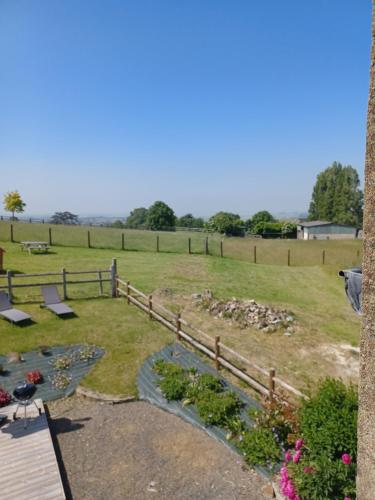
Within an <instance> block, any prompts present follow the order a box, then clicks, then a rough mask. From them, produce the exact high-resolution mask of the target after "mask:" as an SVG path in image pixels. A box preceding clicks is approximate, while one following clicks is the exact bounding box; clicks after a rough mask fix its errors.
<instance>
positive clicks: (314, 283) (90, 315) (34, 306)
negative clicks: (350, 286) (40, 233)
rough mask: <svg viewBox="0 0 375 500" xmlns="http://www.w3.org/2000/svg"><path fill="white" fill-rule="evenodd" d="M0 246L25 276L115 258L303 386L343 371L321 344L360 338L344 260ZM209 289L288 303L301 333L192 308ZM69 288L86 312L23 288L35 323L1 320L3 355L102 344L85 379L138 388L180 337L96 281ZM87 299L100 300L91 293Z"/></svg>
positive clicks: (100, 386)
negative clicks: (342, 273)
mask: <svg viewBox="0 0 375 500" xmlns="http://www.w3.org/2000/svg"><path fill="white" fill-rule="evenodd" d="M302 243H303V242H302ZM312 243H315V242H312ZM0 246H2V247H4V248H5V250H6V254H5V267H6V268H8V269H12V270H16V271H18V272H25V273H31V272H46V271H51V272H53V271H58V270H60V269H61V268H62V267H65V268H66V269H68V270H83V269H98V268H101V269H105V268H109V266H110V263H111V259H112V257H116V258H117V260H118V270H119V274H120V277H121V278H123V279H129V280H130V281H131V282H132V283H133V284H134V286H136V287H137V288H140V289H141V290H142V291H144V292H145V293H153V294H154V295H155V297H156V298H157V299H158V300H160V301H162V302H163V303H164V304H165V305H167V306H169V307H171V308H173V309H174V310H177V309H179V310H181V311H182V312H183V315H184V316H185V317H186V318H187V319H190V320H192V321H194V322H195V323H196V324H197V325H200V326H201V328H202V329H203V330H205V331H207V333H209V334H211V335H212V336H214V335H217V334H220V335H221V336H222V339H223V340H224V341H225V342H226V343H228V344H229V345H231V346H233V347H234V348H236V349H237V350H238V351H239V352H241V353H242V354H244V355H246V356H248V357H249V358H251V359H253V360H255V361H257V362H258V363H260V364H262V365H263V366H265V367H269V366H275V367H276V368H277V371H278V373H279V374H281V375H282V376H283V377H284V378H285V379H286V380H288V381H290V382H292V383H294V384H295V385H296V386H298V387H303V385H304V384H305V383H306V382H309V381H311V380H315V379H317V378H319V376H322V375H324V374H334V375H340V372H337V370H336V369H335V370H334V369H333V368H334V365H333V364H332V363H331V362H330V360H329V359H328V358H327V359H325V357H324V356H322V353H321V350H320V348H321V346H322V345H325V344H329V345H339V344H341V343H346V344H353V345H357V344H358V339H359V325H360V322H359V319H358V317H357V316H356V315H355V314H354V312H353V311H352V310H351V308H350V306H349V304H348V301H347V299H346V296H345V293H344V288H343V282H342V280H341V279H340V278H338V277H337V269H338V268H339V267H341V266H329V265H326V266H324V267H323V266H312V267H286V266H272V265H261V264H257V265H254V264H251V263H249V262H245V261H241V260H236V259H230V258H224V259H221V258H220V257H212V256H204V255H191V256H188V255H181V254H178V253H159V254H157V253H150V252H122V251H120V250H107V249H87V248H73V247H55V248H54V249H53V250H54V252H55V253H51V254H49V255H28V254H27V253H25V252H21V250H20V248H19V245H18V244H10V243H7V242H5V243H0ZM1 281H5V280H1ZM207 288H209V289H211V290H212V291H213V293H214V295H215V296H216V297H218V298H231V297H233V296H235V297H238V298H254V299H256V300H258V301H261V302H264V303H270V304H274V305H276V306H280V307H286V308H288V309H290V310H291V311H293V312H294V313H295V315H296V317H297V320H298V326H297V331H296V333H295V334H294V335H293V336H292V337H289V338H286V337H285V336H283V334H282V333H274V334H271V335H266V334H264V333H260V332H258V331H256V330H251V329H249V330H240V329H239V328H237V327H235V326H231V325H229V324H228V323H226V322H223V321H219V320H214V319H213V318H212V317H210V316H209V315H208V314H207V313H204V312H202V311H199V310H197V309H195V308H194V307H193V306H192V305H191V294H192V293H195V292H200V291H202V290H204V289H207ZM166 289H167V290H166ZM25 290H27V291H25ZM68 293H69V297H70V298H71V299H72V300H71V305H72V307H73V308H74V309H75V310H76V312H77V314H78V318H74V319H69V320H61V319H58V318H56V317H55V316H53V315H52V313H49V312H48V311H46V310H44V309H40V308H39V302H38V301H40V300H41V297H40V293H39V290H38V288H34V289H24V290H23V291H22V293H17V302H18V303H20V304H21V303H22V309H24V310H25V311H29V312H30V313H31V314H32V316H33V318H34V319H35V321H36V322H35V324H33V325H31V326H27V327H23V328H19V327H16V326H12V325H10V324H8V323H7V322H6V321H3V320H0V332H1V334H0V352H1V353H4V354H6V353H7V352H9V351H12V350H28V349H32V348H33V347H36V346H37V345H39V344H41V343H43V344H45V343H47V344H50V345H52V344H64V343H74V342H89V343H95V344H97V345H100V346H102V347H104V348H105V349H106V352H107V354H106V356H105V358H104V359H103V360H102V361H100V363H99V364H98V365H97V366H96V367H95V368H94V370H93V371H92V372H91V373H90V375H89V376H88V377H86V379H85V381H84V384H85V385H87V386H89V387H91V388H94V389H96V390H99V391H102V392H108V391H109V390H110V391H111V392H116V393H121V394H134V393H135V385H134V381H135V374H136V372H137V368H138V366H139V365H140V364H141V363H142V361H143V359H144V358H145V357H146V356H147V355H149V354H150V353H152V352H154V351H156V350H158V349H160V348H161V346H163V345H164V344H165V343H167V342H169V341H172V340H173V335H172V334H170V333H169V332H168V331H167V330H166V329H164V327H162V326H161V325H159V324H158V323H156V322H155V321H152V322H150V321H149V320H148V318H147V316H146V315H145V314H144V313H142V312H141V311H139V310H138V309H136V308H135V307H134V306H131V305H130V306H128V305H127V304H126V301H124V300H123V299H118V300H113V299H110V298H99V297H97V295H98V288H97V285H92V284H90V285H81V286H80V287H78V286H73V285H72V286H70V288H68ZM87 296H91V297H96V298H92V299H85V297H87ZM20 308H21V305H20ZM109 381H110V389H109V387H108V382H109Z"/></svg>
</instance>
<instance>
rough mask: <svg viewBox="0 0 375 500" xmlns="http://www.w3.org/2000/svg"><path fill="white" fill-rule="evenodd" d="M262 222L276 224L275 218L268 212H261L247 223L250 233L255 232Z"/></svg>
mask: <svg viewBox="0 0 375 500" xmlns="http://www.w3.org/2000/svg"><path fill="white" fill-rule="evenodd" d="M260 222H276V221H275V218H274V217H273V216H272V215H271V214H270V213H269V211H268V210H261V211H260V212H257V213H256V214H254V215H253V216H252V217H251V218H250V219H248V220H247V221H246V228H247V229H248V231H251V232H254V230H255V226H256V225H257V224H259V223H260Z"/></svg>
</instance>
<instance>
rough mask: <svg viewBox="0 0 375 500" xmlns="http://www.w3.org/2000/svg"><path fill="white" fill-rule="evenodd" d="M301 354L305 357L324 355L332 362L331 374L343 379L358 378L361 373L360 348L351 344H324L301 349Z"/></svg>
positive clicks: (325, 358)
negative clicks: (313, 347)
mask: <svg viewBox="0 0 375 500" xmlns="http://www.w3.org/2000/svg"><path fill="white" fill-rule="evenodd" d="M300 354H301V355H302V356H303V357H304V358H308V357H310V356H312V355H318V356H322V357H323V358H324V360H326V361H327V362H328V363H330V366H331V373H330V375H331V376H334V377H341V378H342V379H344V380H346V381H349V380H357V379H358V374H359V348H357V347H352V346H351V345H349V344H323V345H321V346H318V347H316V348H315V349H310V350H306V349H304V348H301V349H300Z"/></svg>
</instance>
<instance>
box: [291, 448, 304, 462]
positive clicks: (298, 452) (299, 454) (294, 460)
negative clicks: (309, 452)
mask: <svg viewBox="0 0 375 500" xmlns="http://www.w3.org/2000/svg"><path fill="white" fill-rule="evenodd" d="M301 456H302V451H301V450H298V451H297V453H296V454H295V455H294V457H293V462H294V463H295V464H298V462H299V459H300V458H301Z"/></svg>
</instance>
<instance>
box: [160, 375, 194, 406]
mask: <svg viewBox="0 0 375 500" xmlns="http://www.w3.org/2000/svg"><path fill="white" fill-rule="evenodd" d="M188 385H189V379H188V378H187V376H186V375H185V374H182V375H167V376H165V377H164V378H163V380H161V381H160V383H159V386H160V389H161V391H162V393H163V395H164V396H165V398H166V399H167V400H168V401H174V400H180V399H183V398H184V397H185V394H186V389H187V387H188Z"/></svg>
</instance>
